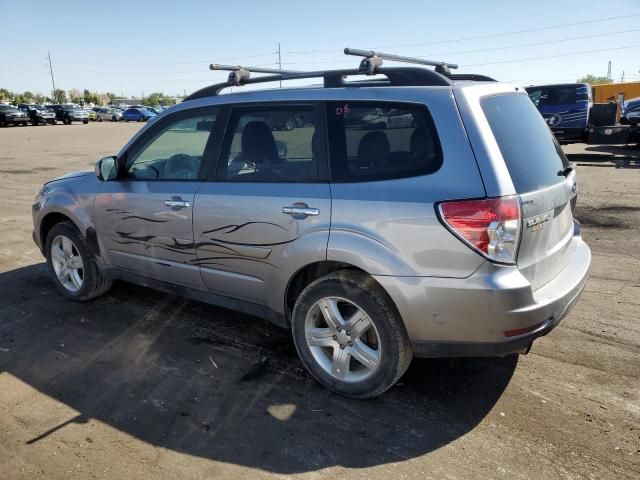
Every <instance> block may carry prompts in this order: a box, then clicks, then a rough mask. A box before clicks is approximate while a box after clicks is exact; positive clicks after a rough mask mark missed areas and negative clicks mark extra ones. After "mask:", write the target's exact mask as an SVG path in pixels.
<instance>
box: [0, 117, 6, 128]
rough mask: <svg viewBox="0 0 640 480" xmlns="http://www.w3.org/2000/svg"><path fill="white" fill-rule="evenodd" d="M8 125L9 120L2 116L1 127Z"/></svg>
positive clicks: (0, 119)
mask: <svg viewBox="0 0 640 480" xmlns="http://www.w3.org/2000/svg"><path fill="white" fill-rule="evenodd" d="M6 126H7V120H6V119H5V118H4V117H2V118H0V128H5V127H6Z"/></svg>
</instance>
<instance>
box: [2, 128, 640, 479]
mask: <svg viewBox="0 0 640 480" xmlns="http://www.w3.org/2000/svg"><path fill="white" fill-rule="evenodd" d="M137 128H139V125H137V124H111V123H102V124H90V125H88V126H84V125H81V124H75V125H72V126H62V125H58V126H56V127H51V126H49V127H26V128H7V129H0V181H1V182H2V183H1V184H2V188H1V189H0V201H1V202H2V204H3V205H4V208H3V211H4V215H3V222H2V227H1V229H0V298H1V303H0V478H2V479H3V480H4V479H17V478H28V479H31V478H48V479H50V478H55V479H63V478H64V479H87V478H118V479H120V478H189V479H199V478H225V479H226V478H251V479H255V478H266V477H272V476H274V477H275V476H280V475H282V476H290V477H294V478H305V479H315V478H331V479H333V478H335V479H344V478H353V479H362V478H381V479H382V478H383V479H390V478H393V479H398V478H420V479H443V478H451V479H453V478H460V479H479V478H480V479H496V478H505V479H509V480H513V479H544V480H549V479H556V478H572V479H575V478H591V479H617V478H628V479H637V478H640V323H639V320H640V235H639V233H640V228H639V227H640V195H639V194H640V162H638V161H637V159H636V160H633V159H632V158H631V159H630V158H628V157H627V158H625V157H624V156H622V155H621V154H622V153H624V152H621V151H620V150H618V149H611V148H608V149H607V148H598V147H588V148H587V149H585V148H584V147H583V146H572V147H568V148H567V151H568V152H569V153H570V154H571V157H572V160H574V161H577V162H578V164H579V167H578V171H579V175H580V199H579V207H578V210H577V216H578V217H579V219H580V220H581V221H582V222H583V225H584V236H585V238H586V240H587V242H588V243H589V245H590V246H591V248H592V250H593V265H592V274H591V279H590V281H589V284H588V285H587V289H586V292H585V294H584V295H583V297H582V299H581V301H580V302H579V303H578V305H577V307H576V308H575V309H574V311H573V312H572V313H571V315H570V316H569V317H568V318H566V319H565V320H564V322H563V323H562V324H561V325H560V326H559V327H558V328H557V329H556V330H554V331H553V332H552V333H551V334H550V335H548V336H547V337H545V338H543V339H541V340H539V341H538V342H536V344H535V345H534V348H533V350H532V352H531V353H530V354H529V355H527V356H524V357H520V358H517V357H515V356H514V357H508V358H504V359H495V360H494V359H490V360H488V359H480V360H478V359H468V360H455V361H450V360H437V361H429V360H419V361H414V363H413V365H412V367H411V369H410V370H409V372H408V373H407V375H406V376H405V377H404V378H403V379H402V380H401V382H400V383H399V384H398V385H397V386H396V387H394V388H393V389H392V390H391V391H389V392H388V393H387V394H385V395H384V396H382V397H381V398H378V399H376V400H372V401H352V400H347V399H344V398H341V397H337V396H335V395H332V394H330V393H328V392H326V391H325V390H323V389H322V388H320V387H319V386H317V385H316V384H315V383H314V382H313V381H312V380H311V379H310V378H309V377H308V375H307V374H306V373H305V371H304V370H303V368H302V366H301V365H300V363H299V361H298V359H297V357H296V354H295V350H294V348H293V345H292V342H291V340H290V338H289V336H288V335H287V333H286V332H285V331H282V330H279V329H278V328H276V327H273V326H270V325H268V324H266V323H265V322H263V321H261V320H257V319H254V318H250V317H246V316H243V315H239V314H236V313H233V312H229V311H226V310H222V309H218V308H214V307H211V306H207V305H203V304H199V303H195V302H191V301H186V300H184V299H182V298H178V297H173V296H167V295H164V294H160V293H156V292H154V291H151V290H147V289H144V288H138V287H132V286H128V285H124V284H120V285H117V286H116V287H115V288H114V289H113V290H112V291H111V293H110V294H108V295H107V296H105V297H103V298H101V299H99V300H96V301H94V302H91V303H88V304H76V303H72V302H68V301H65V300H63V299H62V298H61V297H60V296H58V295H57V294H56V292H55V291H54V287H53V285H52V283H51V282H50V281H49V279H48V277H47V274H46V271H45V268H44V263H43V259H42V258H41V256H40V254H39V253H38V251H37V250H36V247H35V246H34V245H33V243H32V241H31V228H32V227H31V214H30V207H31V202H32V199H33V196H34V194H35V193H36V190H37V188H38V186H39V184H40V183H41V182H42V181H43V180H45V179H48V178H51V177H54V176H56V175H58V174H62V173H64V172H67V171H71V170H78V169H91V168H92V167H93V162H94V161H95V160H96V159H97V158H99V157H101V156H104V155H107V154H111V153H114V152H115V151H116V150H117V149H118V148H119V147H120V146H121V145H122V144H123V143H124V142H125V141H126V140H127V139H128V138H129V137H130V136H131V135H132V134H133V133H134V131H135V130H136V129H137ZM630 153H632V154H635V155H636V156H637V155H638V151H637V150H636V151H635V152H630Z"/></svg>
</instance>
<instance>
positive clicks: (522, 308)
mask: <svg viewBox="0 0 640 480" xmlns="http://www.w3.org/2000/svg"><path fill="white" fill-rule="evenodd" d="M568 255H570V258H569V260H568V262H567V266H566V267H565V268H564V270H562V271H561V272H560V274H558V275H557V276H556V277H555V278H554V279H553V280H551V281H550V282H548V283H546V284H545V285H543V286H542V287H540V288H538V289H537V290H535V291H534V290H532V288H531V284H530V283H529V282H528V281H527V279H526V278H525V277H524V276H523V275H522V274H521V273H520V271H519V270H518V268H517V267H515V266H505V265H496V264H492V263H490V262H486V263H484V264H483V265H482V266H481V267H480V268H479V269H478V270H477V271H476V272H475V273H474V274H472V275H471V276H470V277H468V278H464V279H454V278H428V277H384V276H377V277H375V278H376V280H377V281H378V282H379V283H380V284H381V285H382V286H383V287H384V288H385V289H386V290H387V292H388V293H389V294H390V295H391V298H392V299H393V300H394V302H395V304H396V306H397V307H398V310H399V312H400V315H401V316H402V319H403V321H404V324H405V326H406V328H407V332H408V334H409V338H410V340H411V343H412V346H413V349H414V354H415V355H416V356H423V357H443V356H494V355H498V356H499V355H507V354H510V353H514V352H518V351H521V350H523V349H526V348H527V347H529V346H530V345H531V343H532V342H533V341H534V340H535V339H536V338H538V337H540V336H542V335H545V334H547V333H548V332H549V331H551V330H552V329H553V328H554V327H555V326H556V325H557V324H558V323H559V322H560V321H561V320H562V319H563V318H564V317H565V316H566V315H567V314H568V313H569V311H570V310H571V308H572V307H573V305H575V303H576V301H577V300H578V298H579V296H580V294H581V293H582V290H583V289H584V286H585V284H586V282H587V279H588V276H589V265H590V263H591V251H590V250H589V247H588V246H587V245H586V244H585V243H584V242H583V241H582V239H581V237H580V229H579V227H578V226H576V229H575V234H574V237H573V239H572V241H571V246H570V250H569V252H568ZM529 328H531V329H530V330H527V331H526V333H523V334H521V335H515V336H507V335H505V332H509V331H514V330H519V329H529Z"/></svg>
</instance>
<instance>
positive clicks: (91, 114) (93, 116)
mask: <svg viewBox="0 0 640 480" xmlns="http://www.w3.org/2000/svg"><path fill="white" fill-rule="evenodd" d="M85 112H87V115H88V116H89V120H91V121H93V122H95V121H96V120H98V116H97V115H96V112H95V110H94V109H91V110H85Z"/></svg>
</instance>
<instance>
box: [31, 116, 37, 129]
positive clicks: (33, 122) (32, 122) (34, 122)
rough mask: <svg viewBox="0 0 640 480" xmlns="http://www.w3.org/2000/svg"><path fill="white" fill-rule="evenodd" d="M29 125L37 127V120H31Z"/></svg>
mask: <svg viewBox="0 0 640 480" xmlns="http://www.w3.org/2000/svg"><path fill="white" fill-rule="evenodd" d="M31 125H33V126H34V127H37V126H38V119H37V118H34V119H32V120H31Z"/></svg>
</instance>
